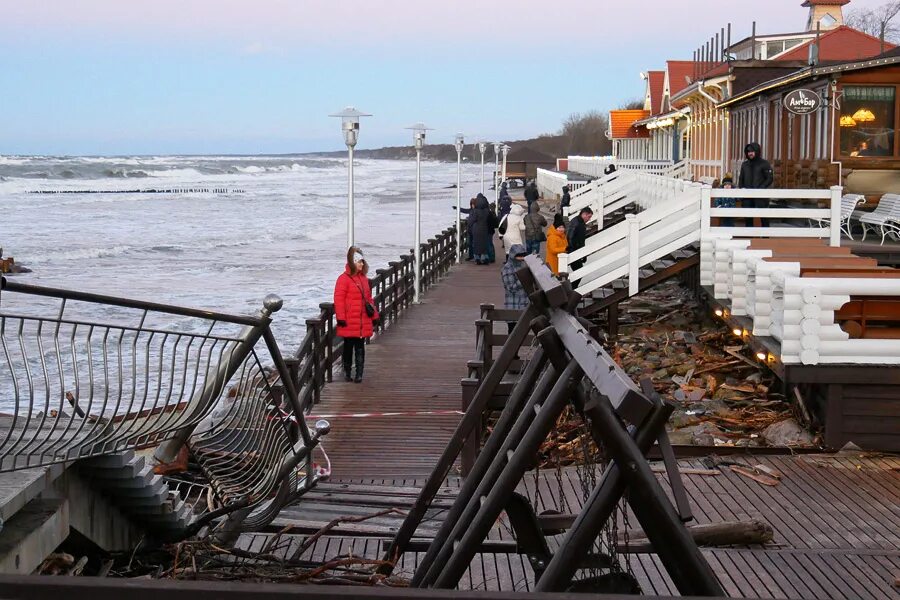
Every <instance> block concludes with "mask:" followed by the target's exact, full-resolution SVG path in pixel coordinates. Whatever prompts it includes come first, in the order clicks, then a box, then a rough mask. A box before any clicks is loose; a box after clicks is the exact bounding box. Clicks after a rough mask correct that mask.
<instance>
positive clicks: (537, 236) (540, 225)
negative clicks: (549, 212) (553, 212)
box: [525, 202, 547, 256]
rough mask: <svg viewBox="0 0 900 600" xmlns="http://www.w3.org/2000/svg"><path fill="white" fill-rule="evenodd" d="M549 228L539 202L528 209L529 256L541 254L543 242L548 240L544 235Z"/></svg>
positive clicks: (526, 244)
mask: <svg viewBox="0 0 900 600" xmlns="http://www.w3.org/2000/svg"><path fill="white" fill-rule="evenodd" d="M546 226H547V219H545V218H544V215H542V214H541V205H540V204H538V203H537V202H534V203H532V204H531V206H529V207H528V214H527V215H525V247H526V248H527V249H528V253H529V254H537V255H538V256H540V254H541V242H543V241H544V240H546V239H547V236H546V235H545V234H544V228H545V227H546Z"/></svg>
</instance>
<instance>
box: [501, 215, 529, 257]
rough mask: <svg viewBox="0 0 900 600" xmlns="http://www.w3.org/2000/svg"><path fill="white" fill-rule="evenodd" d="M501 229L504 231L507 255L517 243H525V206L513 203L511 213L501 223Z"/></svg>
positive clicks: (504, 246) (504, 245)
mask: <svg viewBox="0 0 900 600" xmlns="http://www.w3.org/2000/svg"><path fill="white" fill-rule="evenodd" d="M504 226H505V229H504ZM500 230H502V231H503V249H504V250H506V254H507V256H508V255H509V249H510V248H512V247H513V246H515V245H516V244H522V245H523V246H524V245H525V241H524V240H525V237H524V236H525V208H524V207H523V206H522V205H521V204H513V205H512V209H510V211H509V214H508V215H506V217H504V219H503V221H502V222H501V223H500Z"/></svg>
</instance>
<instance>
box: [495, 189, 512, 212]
mask: <svg viewBox="0 0 900 600" xmlns="http://www.w3.org/2000/svg"><path fill="white" fill-rule="evenodd" d="M510 209H512V198H511V197H510V195H509V190H507V189H506V182H505V181H504V182H503V183H501V184H500V194H499V196H498V197H497V210H498V213H497V217H498V218H500V219H502V218H503V217H505V216H506V215H508V214H509V211H510Z"/></svg>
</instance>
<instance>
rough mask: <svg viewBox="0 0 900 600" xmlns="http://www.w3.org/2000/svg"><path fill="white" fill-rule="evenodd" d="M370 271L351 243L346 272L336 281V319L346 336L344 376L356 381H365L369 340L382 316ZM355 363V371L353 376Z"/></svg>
mask: <svg viewBox="0 0 900 600" xmlns="http://www.w3.org/2000/svg"><path fill="white" fill-rule="evenodd" d="M368 272H369V264H368V263H367V262H366V259H365V258H363V254H362V250H360V249H359V248H357V247H356V246H350V249H349V250H347V264H346V265H344V272H343V273H341V275H340V276H339V277H338V278H337V281H336V282H335V284H334V317H335V319H336V321H337V328H336V329H335V333H336V334H337V335H339V336H341V337H342V338H344V350H343V354H342V355H341V363H342V365H343V367H344V379H345V380H346V381H354V382H355V383H360V382H362V376H363V367H364V366H365V362H366V339H367V338H370V337H372V333H373V332H374V328H375V326H376V325H378V322H379V319H380V317H379V316H378V309H377V308H375V300H374V299H373V298H372V289H371V288H370V287H369V278H368V277H367V274H368ZM354 362H355V363H356V372H355V373H353V374H352V377H351V367H352V365H353V363H354Z"/></svg>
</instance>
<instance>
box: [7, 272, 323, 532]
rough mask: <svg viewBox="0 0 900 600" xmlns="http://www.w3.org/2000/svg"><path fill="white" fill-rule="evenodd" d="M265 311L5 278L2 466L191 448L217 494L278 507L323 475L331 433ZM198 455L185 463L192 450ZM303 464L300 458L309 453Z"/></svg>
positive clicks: (273, 299)
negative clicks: (308, 404)
mask: <svg viewBox="0 0 900 600" xmlns="http://www.w3.org/2000/svg"><path fill="white" fill-rule="evenodd" d="M280 308H281V300H280V299H279V298H278V297H277V296H267V297H266V299H265V302H264V308H263V309H262V311H261V312H260V313H259V314H258V315H256V316H242V315H229V314H225V313H220V312H214V311H206V310H197V309H191V308H184V307H179V306H170V305H164V304H158V303H153V302H145V301H139V300H129V299H124V298H117V297H112V296H105V295H99V294H90V293H84V292H76V291H71V290H62V289H54V288H47V287H40V286H34V285H25V284H19V283H15V282H12V281H9V280H8V279H6V278H3V279H2V280H0V472H2V471H13V470H18V469H24V468H29V467H36V466H44V465H50V464H53V463H68V462H72V461H76V460H78V459H84V458H90V457H98V456H105V455H110V454H116V453H120V452H123V451H128V450H139V449H144V448H153V447H155V448H156V449H155V452H154V458H155V459H156V462H157V463H159V464H161V465H168V464H170V463H173V462H175V461H176V459H177V458H178V457H179V456H180V455H182V454H183V453H184V452H185V448H187V449H188V450H189V451H190V453H191V454H192V455H193V456H194V458H195V459H196V462H197V463H198V464H199V466H200V470H201V471H202V473H203V476H204V477H205V479H206V480H207V482H208V483H207V485H208V487H209V489H210V490H211V492H212V497H213V498H214V501H213V502H211V503H210V504H211V505H213V506H215V509H211V510H210V511H209V512H208V513H207V517H206V518H207V519H211V518H212V517H214V516H218V515H223V514H227V513H229V512H233V511H236V510H238V509H243V510H245V511H246V513H245V515H244V516H247V515H249V514H250V513H251V512H253V513H254V514H255V515H256V516H257V517H259V516H260V514H261V513H260V510H262V511H263V512H264V513H265V514H266V517H268V516H269V515H271V516H272V517H274V512H275V511H276V509H277V508H280V506H277V505H278V504H280V503H281V502H283V501H287V500H288V499H289V498H291V497H296V495H297V494H300V493H302V492H303V491H305V490H306V489H308V488H309V487H310V486H312V485H313V484H314V483H315V476H314V469H313V465H312V462H311V461H312V450H313V448H314V447H315V446H316V445H317V444H318V441H319V437H320V435H322V434H324V433H327V426H325V425H324V424H323V427H322V429H321V430H320V431H317V432H311V431H310V430H309V429H308V428H307V426H306V423H305V422H304V418H303V413H302V410H300V405H299V402H298V396H297V389H296V387H295V385H294V381H293V379H292V378H291V376H290V375H289V372H288V369H287V366H286V364H285V362H284V360H283V359H282V356H281V353H280V351H279V349H278V346H277V344H276V342H275V338H274V336H273V335H272V331H271V328H270V323H271V315H272V314H273V313H274V312H276V311H278V310H279V309H280ZM185 462H186V461H185ZM301 463H302V464H301Z"/></svg>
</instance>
